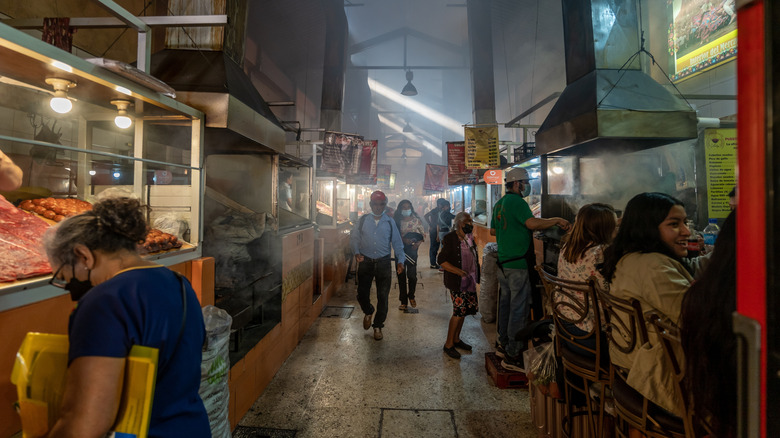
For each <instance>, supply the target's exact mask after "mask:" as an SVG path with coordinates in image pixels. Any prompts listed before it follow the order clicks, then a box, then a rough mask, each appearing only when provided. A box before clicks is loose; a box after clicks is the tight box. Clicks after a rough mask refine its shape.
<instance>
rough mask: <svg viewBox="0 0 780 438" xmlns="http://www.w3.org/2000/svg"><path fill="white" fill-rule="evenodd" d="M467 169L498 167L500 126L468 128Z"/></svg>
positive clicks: (466, 136)
mask: <svg viewBox="0 0 780 438" xmlns="http://www.w3.org/2000/svg"><path fill="white" fill-rule="evenodd" d="M464 137H465V140H466V169H489V168H491V167H498V166H499V165H500V161H499V159H498V126H481V127H471V128H469V127H467V128H465V131H464Z"/></svg>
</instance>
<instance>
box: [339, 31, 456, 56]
mask: <svg viewBox="0 0 780 438" xmlns="http://www.w3.org/2000/svg"><path fill="white" fill-rule="evenodd" d="M404 36H411V37H415V38H418V39H420V40H423V41H426V42H428V43H431V44H433V45H436V46H439V47H442V48H444V49H445V50H448V51H450V52H452V53H456V54H458V55H461V54H463V50H464V48H463V47H461V46H458V45H456V44H452V43H450V42H448V41H444V40H442V39H439V38H434V37H432V36H430V35H428V34H426V33H423V32H420V31H418V30H414V29H410V28H408V27H400V28H398V29H395V30H392V31H390V32H387V33H384V34H382V35H379V36H376V37H374V38H369V39H367V40H365V41H362V42H359V43H357V44H353V45H352V46H350V48H349V54H350V55H353V54H355V53H360V52H363V51H366V50H368V49H370V48H372V47H374V46H377V45H379V44H382V43H386V42H388V41H393V40H397V39H401V38H403V37H404Z"/></svg>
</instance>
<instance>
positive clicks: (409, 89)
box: [401, 70, 417, 96]
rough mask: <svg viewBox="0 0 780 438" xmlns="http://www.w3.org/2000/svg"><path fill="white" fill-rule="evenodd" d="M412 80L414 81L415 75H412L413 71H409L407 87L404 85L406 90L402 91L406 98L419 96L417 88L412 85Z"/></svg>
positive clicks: (407, 73)
mask: <svg viewBox="0 0 780 438" xmlns="http://www.w3.org/2000/svg"><path fill="white" fill-rule="evenodd" d="M412 79H414V73H412V71H411V70H408V71H407V72H406V85H404V89H403V90H401V94H403V95H404V96H417V88H415V86H414V85H413V84H412Z"/></svg>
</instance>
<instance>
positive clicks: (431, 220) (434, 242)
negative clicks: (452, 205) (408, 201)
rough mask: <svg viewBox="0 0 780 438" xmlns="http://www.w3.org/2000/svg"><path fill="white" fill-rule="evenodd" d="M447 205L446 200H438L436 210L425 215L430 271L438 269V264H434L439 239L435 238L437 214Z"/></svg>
mask: <svg viewBox="0 0 780 438" xmlns="http://www.w3.org/2000/svg"><path fill="white" fill-rule="evenodd" d="M446 204H447V200H446V199H444V198H439V199H437V200H436V208H432V209H431V211H429V212H428V213H425V216H424V217H425V221H426V222H428V234H429V235H430V240H429V241H430V242H431V248H430V249H429V250H428V255H429V256H430V259H431V269H439V265H438V263H436V254H438V253H439V245H440V244H441V243H440V242H439V238H438V236H437V231H436V229H437V225H438V224H439V213H441V209H442V208H443V207H444V206H445V205H446Z"/></svg>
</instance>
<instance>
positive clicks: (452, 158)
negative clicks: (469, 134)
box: [447, 141, 479, 186]
mask: <svg viewBox="0 0 780 438" xmlns="http://www.w3.org/2000/svg"><path fill="white" fill-rule="evenodd" d="M447 169H448V172H447V183H448V184H449V185H451V186H459V185H463V184H477V183H478V182H479V170H478V169H467V168H466V145H465V143H464V142H462V141H457V142H447Z"/></svg>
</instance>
